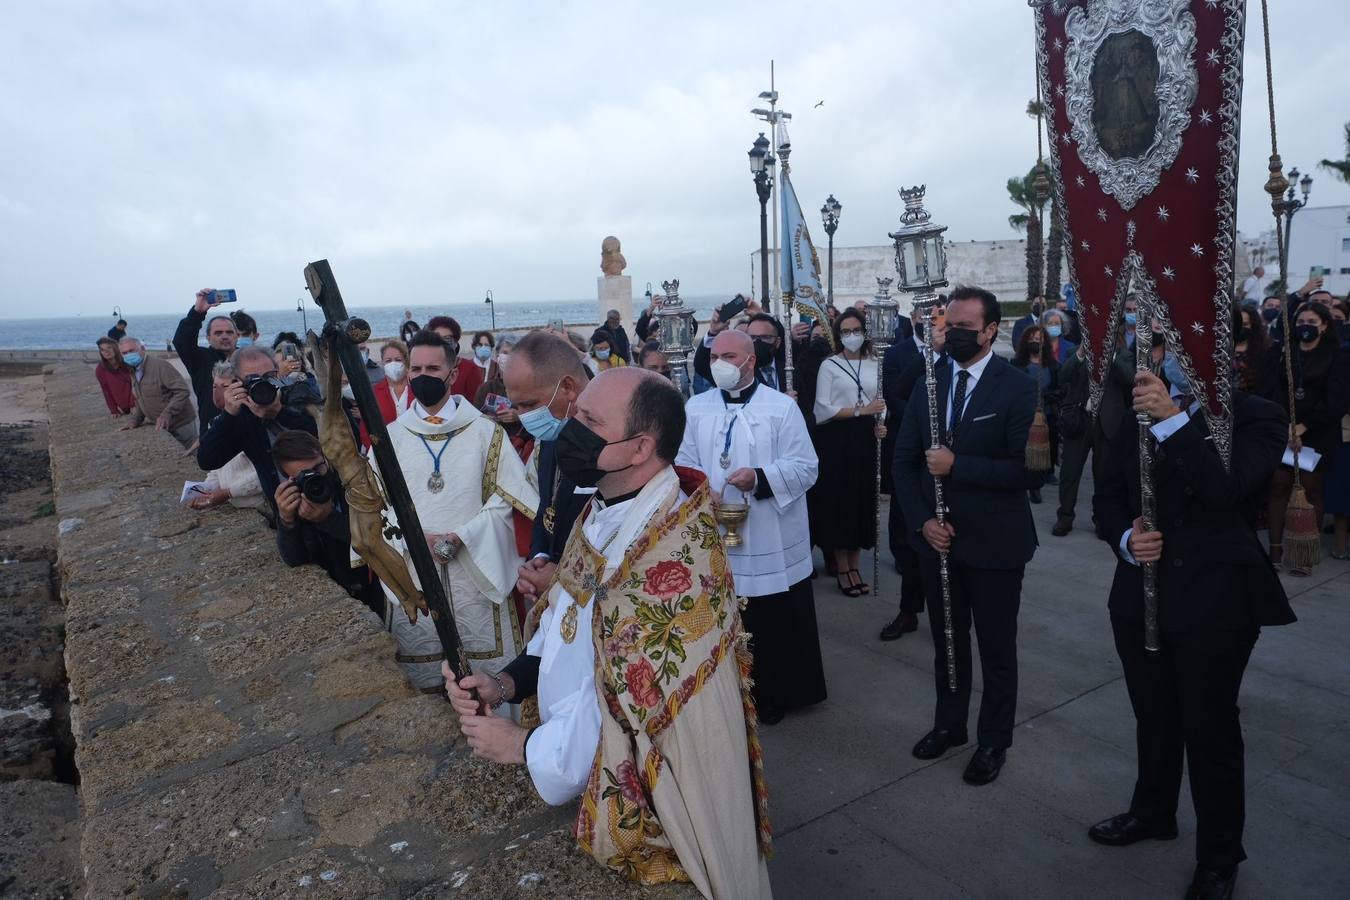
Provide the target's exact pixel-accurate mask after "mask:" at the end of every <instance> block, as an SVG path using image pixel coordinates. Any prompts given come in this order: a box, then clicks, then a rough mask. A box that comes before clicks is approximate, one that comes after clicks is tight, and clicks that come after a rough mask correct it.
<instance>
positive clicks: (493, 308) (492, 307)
mask: <svg viewBox="0 0 1350 900" xmlns="http://www.w3.org/2000/svg"><path fill="white" fill-rule="evenodd" d="M483 302H484V303H486V304H487V305H488V309H489V310H491V311H492V330H493V331H496V330H497V304H496V302H495V301H493V299H492V290H491V289H489V290H488V292H487V296H486V297H484V298H483Z"/></svg>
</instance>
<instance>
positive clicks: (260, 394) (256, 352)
mask: <svg viewBox="0 0 1350 900" xmlns="http://www.w3.org/2000/svg"><path fill="white" fill-rule="evenodd" d="M233 362H234V370H235V375H236V379H235V381H234V382H233V383H232V384H230V385H229V386H228V387H226V388H225V389H224V390H223V391H221V404H222V406H221V410H222V411H221V412H219V413H217V414H216V415H215V417H214V418H212V419H211V422H210V424H209V425H208V426H207V428H206V431H204V432H203V433H202V436H201V443H200V444H199V445H198V446H197V465H199V466H201V467H202V468H203V469H205V470H207V471H210V470H212V469H219V468H220V467H221V466H224V465H225V464H226V463H228V462H229V461H230V460H232V459H234V457H235V456H236V455H237V454H239V453H243V454H244V455H245V456H247V457H248V459H249V462H251V463H253V468H254V470H255V471H256V472H257V473H258V484H259V485H260V486H261V487H262V492H263V496H264V497H266V498H268V503H269V504H270V505H272V508H273V511H275V509H276V507H275V503H276V500H275V495H276V492H277V488H278V487H279V486H280V484H281V478H280V476H279V475H278V474H277V468H276V465H275V463H273V461H272V444H273V443H274V442H275V441H276V438H277V436H278V435H280V434H281V433H282V432H283V431H286V430H288V429H298V430H300V431H307V432H309V433H310V434H318V426H317V425H315V423H314V420H313V419H312V418H310V415H309V414H308V413H306V412H304V411H303V410H300V409H296V408H293V407H290V406H287V405H286V404H285V401H284V400H283V398H282V394H281V392H282V388H283V386H284V385H283V384H282V382H281V379H280V378H279V377H277V359H276V357H275V356H274V355H272V351H271V350H269V349H268V348H267V347H265V346H260V345H258V344H253V345H251V346H248V347H245V348H243V349H242V350H239V351H237V352H236V353H235V354H234V359H233ZM212 408H215V404H214V403H212Z"/></svg>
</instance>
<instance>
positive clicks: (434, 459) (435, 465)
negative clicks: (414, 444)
mask: <svg viewBox="0 0 1350 900" xmlns="http://www.w3.org/2000/svg"><path fill="white" fill-rule="evenodd" d="M453 436H454V435H451V434H446V436H445V446H444V447H442V448H441V452H440V453H434V452H432V449H431V442H430V441H428V440H427V439H426V438H425V437H423V436H422V435H420V434H419V435H418V436H417V437H418V438H419V439H420V440H421V441H422V446H423V447H426V448H427V453H428V454H429V455H430V456H431V463H432V469H431V471H432V472H433V473H434V474H436V475H439V474H441V457H442V456H444V455H445V451H446V449H447V448H448V447H449V446H450V439H451V438H452V437H453Z"/></svg>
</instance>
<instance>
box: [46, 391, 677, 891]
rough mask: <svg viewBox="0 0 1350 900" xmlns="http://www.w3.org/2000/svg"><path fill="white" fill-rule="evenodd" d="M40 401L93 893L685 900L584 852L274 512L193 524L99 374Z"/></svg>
mask: <svg viewBox="0 0 1350 900" xmlns="http://www.w3.org/2000/svg"><path fill="white" fill-rule="evenodd" d="M46 388H47V397H48V408H49V411H50V415H51V460H52V471H53V480H54V490H55V502H56V511H57V517H58V519H59V520H60V522H61V526H60V532H61V534H60V537H59V547H58V571H59V580H60V583H61V584H62V593H63V597H64V601H65V603H66V610H67V623H66V635H67V637H66V666H67V669H68V672H69V677H70V691H71V701H72V729H73V731H74V735H75V741H76V763H77V765H78V767H79V771H80V776H81V780H80V795H81V803H82V808H83V818H82V822H81V830H82V835H81V862H82V866H83V870H84V878H85V884H86V888H87V895H88V896H90V897H110V896H122V895H130V896H142V897H205V896H212V897H222V898H225V897H311V896H316V897H319V896H321V897H442V896H464V897H475V898H482V897H515V896H540V897H637V896H653V895H655V896H659V897H668V896H688V895H689V894H688V891H687V890H685V889H665V890H658V891H654V892H653V891H648V890H644V889H640V888H638V887H636V886H634V885H631V884H628V883H625V882H622V881H620V880H618V879H617V878H614V877H612V876H610V875H609V874H608V873H607V872H605V871H603V870H602V869H600V868H599V866H598V865H596V864H595V863H594V862H593V861H592V860H591V859H590V858H589V857H586V856H583V855H582V854H581V853H580V852H579V851H577V850H576V849H575V846H574V844H573V841H572V839H571V837H570V834H569V829H570V824H571V821H572V818H573V815H574V812H575V810H574V809H573V808H562V809H553V808H549V807H547V806H545V805H544V804H543V803H542V802H541V801H540V800H539V799H538V797H537V795H536V794H535V792H534V790H533V788H532V787H531V785H530V782H529V778H528V775H527V774H526V773H525V771H524V769H523V768H517V767H501V766H493V765H490V764H486V763H483V762H480V761H478V760H475V759H473V758H472V757H471V756H470V755H469V752H468V748H467V746H466V745H465V743H464V740H463V738H462V736H461V735H460V732H459V728H458V725H457V720H456V717H455V715H454V713H453V711H452V710H451V709H450V707H449V705H448V704H447V703H446V702H444V700H443V699H442V698H439V697H436V696H430V695H424V694H419V693H416V692H414V691H412V690H411V689H410V688H409V687H408V686H407V685H406V683H405V681H404V678H403V676H402V674H401V673H400V672H399V670H398V668H397V666H396V665H395V663H394V660H393V650H394V648H393V642H392V639H391V638H390V637H389V636H388V635H387V634H386V633H385V632H384V631H383V630H382V629H381V628H380V627H379V625H378V623H376V622H375V621H374V620H373V617H370V616H369V615H368V614H367V613H366V612H365V609H364V607H363V606H361V604H360V603H358V602H357V601H355V600H352V599H350V598H349V597H347V595H346V594H345V593H344V592H343V591H342V590H341V589H339V588H338V587H337V586H336V585H334V584H332V583H331V582H330V581H329V580H328V579H327V577H326V576H325V575H324V574H323V573H322V572H321V571H320V570H319V569H316V568H312V567H306V568H301V569H288V568H286V567H285V566H283V565H282V564H281V562H280V561H279V559H278V558H277V555H276V551H275V549H274V546H273V544H272V535H271V532H269V531H268V530H267V529H266V527H265V525H264V523H263V521H262V520H261V518H260V517H259V516H258V514H257V513H255V512H251V511H249V512H245V511H238V510H234V509H232V508H229V507H226V508H225V509H220V510H214V511H209V512H202V513H198V512H192V511H189V510H185V509H182V508H180V507H179V505H178V497H179V493H180V490H181V488H182V484H183V481H184V480H186V479H195V478H198V477H200V473H199V472H198V471H197V469H196V467H195V465H194V463H193V462H192V461H191V460H189V459H185V458H184V457H183V456H182V451H181V450H180V448H179V447H178V445H177V443H176V442H175V441H174V440H173V439H172V438H171V437H170V436H169V435H168V434H166V433H162V432H156V431H154V430H153V429H150V428H142V429H139V430H136V431H132V432H127V433H119V432H117V431H116V426H115V425H114V424H113V423H112V422H111V420H110V419H109V417H108V416H107V414H106V411H105V410H104V408H103V401H102V400H101V398H100V397H99V395H98V389H97V386H96V385H95V382H94V377H93V372H92V371H91V370H90V369H89V368H87V367H86V366H83V365H78V364H77V365H69V366H64V367H62V368H61V369H59V370H49V372H48V374H47V377H46Z"/></svg>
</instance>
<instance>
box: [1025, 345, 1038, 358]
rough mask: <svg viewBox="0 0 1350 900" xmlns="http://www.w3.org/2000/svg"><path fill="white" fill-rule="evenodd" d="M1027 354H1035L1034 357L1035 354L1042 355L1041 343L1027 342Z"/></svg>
mask: <svg viewBox="0 0 1350 900" xmlns="http://www.w3.org/2000/svg"><path fill="white" fill-rule="evenodd" d="M1027 355H1028V356H1033V357H1034V356H1040V355H1041V345H1040V344H1027Z"/></svg>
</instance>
